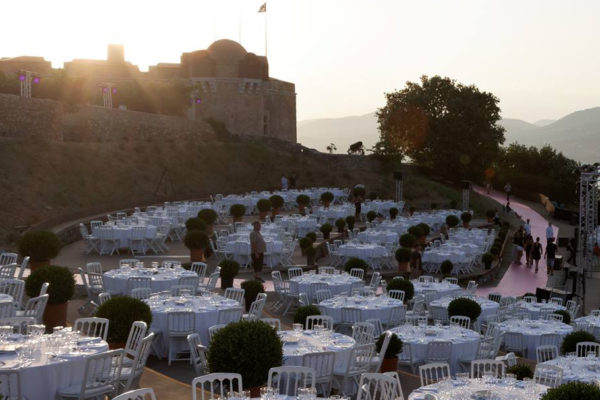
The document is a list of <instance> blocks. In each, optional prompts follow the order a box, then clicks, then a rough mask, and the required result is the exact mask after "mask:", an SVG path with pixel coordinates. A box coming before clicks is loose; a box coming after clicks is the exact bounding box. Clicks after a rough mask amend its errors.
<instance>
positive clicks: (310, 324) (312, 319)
mask: <svg viewBox="0 0 600 400" xmlns="http://www.w3.org/2000/svg"><path fill="white" fill-rule="evenodd" d="M315 325H322V326H323V327H324V328H327V329H329V330H330V331H332V330H333V317H330V316H328V315H309V316H308V317H306V322H305V325H304V328H305V329H307V330H311V329H314V326H315Z"/></svg>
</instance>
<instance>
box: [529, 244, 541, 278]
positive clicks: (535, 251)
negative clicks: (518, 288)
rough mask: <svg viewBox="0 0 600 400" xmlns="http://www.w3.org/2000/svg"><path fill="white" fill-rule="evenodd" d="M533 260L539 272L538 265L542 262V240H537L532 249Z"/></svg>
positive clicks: (536, 270)
mask: <svg viewBox="0 0 600 400" xmlns="http://www.w3.org/2000/svg"><path fill="white" fill-rule="evenodd" d="M531 258H532V259H533V261H534V262H535V272H536V273H537V272H538V264H539V262H540V258H542V244H541V243H540V238H539V237H536V238H535V243H534V244H533V247H532V249H531Z"/></svg>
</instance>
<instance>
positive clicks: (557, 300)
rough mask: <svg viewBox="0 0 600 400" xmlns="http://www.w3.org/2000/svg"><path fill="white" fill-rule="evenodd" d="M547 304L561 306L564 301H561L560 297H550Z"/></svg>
mask: <svg viewBox="0 0 600 400" xmlns="http://www.w3.org/2000/svg"><path fill="white" fill-rule="evenodd" d="M548 303H550V304H556V305H558V306H562V305H563V303H564V301H563V299H562V297H551V298H550V301H549V302H548Z"/></svg>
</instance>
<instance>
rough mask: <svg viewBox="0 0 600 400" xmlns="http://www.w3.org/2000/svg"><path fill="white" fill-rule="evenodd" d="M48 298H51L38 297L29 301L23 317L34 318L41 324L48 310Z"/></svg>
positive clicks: (45, 296)
mask: <svg viewBox="0 0 600 400" xmlns="http://www.w3.org/2000/svg"><path fill="white" fill-rule="evenodd" d="M48 297H49V296H48V295H47V294H45V295H42V296H38V297H32V298H30V299H29V300H27V304H25V312H24V313H23V316H24V317H33V318H35V321H36V322H37V323H38V324H39V323H41V322H42V317H43V315H44V311H45V310H46V304H48Z"/></svg>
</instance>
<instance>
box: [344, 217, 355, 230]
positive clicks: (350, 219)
mask: <svg viewBox="0 0 600 400" xmlns="http://www.w3.org/2000/svg"><path fill="white" fill-rule="evenodd" d="M355 223H356V218H355V217H354V215H348V216H347V217H346V225H348V229H350V230H352V229H354V224H355Z"/></svg>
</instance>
